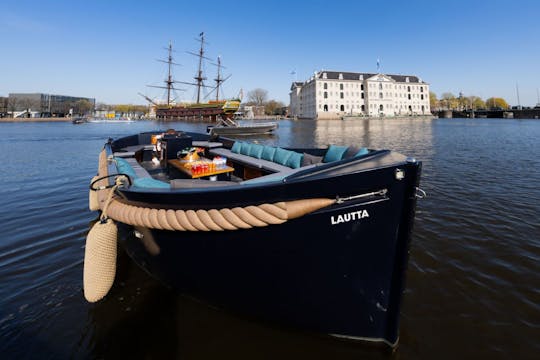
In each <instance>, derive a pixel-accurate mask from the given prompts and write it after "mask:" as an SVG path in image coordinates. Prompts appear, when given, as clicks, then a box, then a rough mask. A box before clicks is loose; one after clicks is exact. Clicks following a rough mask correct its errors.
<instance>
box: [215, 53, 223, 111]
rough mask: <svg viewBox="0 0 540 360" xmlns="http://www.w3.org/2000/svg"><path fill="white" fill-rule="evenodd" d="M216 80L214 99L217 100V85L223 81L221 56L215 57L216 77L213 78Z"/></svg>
mask: <svg viewBox="0 0 540 360" xmlns="http://www.w3.org/2000/svg"><path fill="white" fill-rule="evenodd" d="M214 80H215V82H216V101H219V87H220V85H221V83H222V82H223V79H222V78H221V56H218V58H217V78H215V79H214Z"/></svg>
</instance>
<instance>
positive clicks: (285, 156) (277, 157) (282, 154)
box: [272, 147, 293, 166]
mask: <svg viewBox="0 0 540 360" xmlns="http://www.w3.org/2000/svg"><path fill="white" fill-rule="evenodd" d="M292 153H293V151H289V150H285V149H282V148H279V147H278V148H277V149H276V153H275V154H274V159H273V160H272V161H273V162H275V163H278V164H281V165H285V166H286V164H287V160H289V157H291V155H292Z"/></svg>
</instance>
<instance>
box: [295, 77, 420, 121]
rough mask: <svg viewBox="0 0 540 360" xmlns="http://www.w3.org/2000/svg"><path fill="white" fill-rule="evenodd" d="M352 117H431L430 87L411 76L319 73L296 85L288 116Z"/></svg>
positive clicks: (311, 117)
mask: <svg viewBox="0 0 540 360" xmlns="http://www.w3.org/2000/svg"><path fill="white" fill-rule="evenodd" d="M345 115H353V116H372V117H378V116H381V117H383V116H408V115H431V111H430V107H429V84H427V83H426V82H424V81H422V80H421V79H420V78H418V77H416V76H411V75H387V74H368V73H352V72H338V71H324V70H323V71H319V72H317V73H315V74H314V75H313V76H312V77H311V78H310V79H309V80H307V81H305V82H293V83H292V85H291V92H290V107H289V116H291V117H298V118H309V119H340V118H342V117H343V116H345Z"/></svg>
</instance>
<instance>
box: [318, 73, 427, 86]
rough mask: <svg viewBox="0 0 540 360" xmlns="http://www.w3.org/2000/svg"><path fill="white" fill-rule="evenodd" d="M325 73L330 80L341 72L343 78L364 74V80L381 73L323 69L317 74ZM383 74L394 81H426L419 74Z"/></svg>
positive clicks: (356, 77)
mask: <svg viewBox="0 0 540 360" xmlns="http://www.w3.org/2000/svg"><path fill="white" fill-rule="evenodd" d="M324 73H326V78H327V79H330V80H339V74H341V75H342V76H343V80H359V79H360V76H362V77H363V79H364V80H367V79H369V78H370V77H373V76H376V75H379V74H373V73H357V72H345V71H326V70H321V71H319V72H317V74H316V77H317V79H322V78H323V74H324ZM381 75H385V76H388V77H390V78H392V79H393V80H394V81H397V82H406V79H407V78H409V82H412V83H424V81H422V80H420V79H419V78H418V77H417V76H413V75H392V74H381Z"/></svg>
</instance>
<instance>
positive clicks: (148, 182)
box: [133, 178, 171, 189]
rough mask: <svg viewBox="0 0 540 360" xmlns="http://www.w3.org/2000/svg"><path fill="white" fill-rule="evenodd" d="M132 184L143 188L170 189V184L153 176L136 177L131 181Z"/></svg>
mask: <svg viewBox="0 0 540 360" xmlns="http://www.w3.org/2000/svg"><path fill="white" fill-rule="evenodd" d="M133 186H134V187H138V188H143V189H170V187H171V186H170V185H169V184H168V183H166V182H164V181H160V180H156V179H153V178H137V179H135V180H134V181H133Z"/></svg>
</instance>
